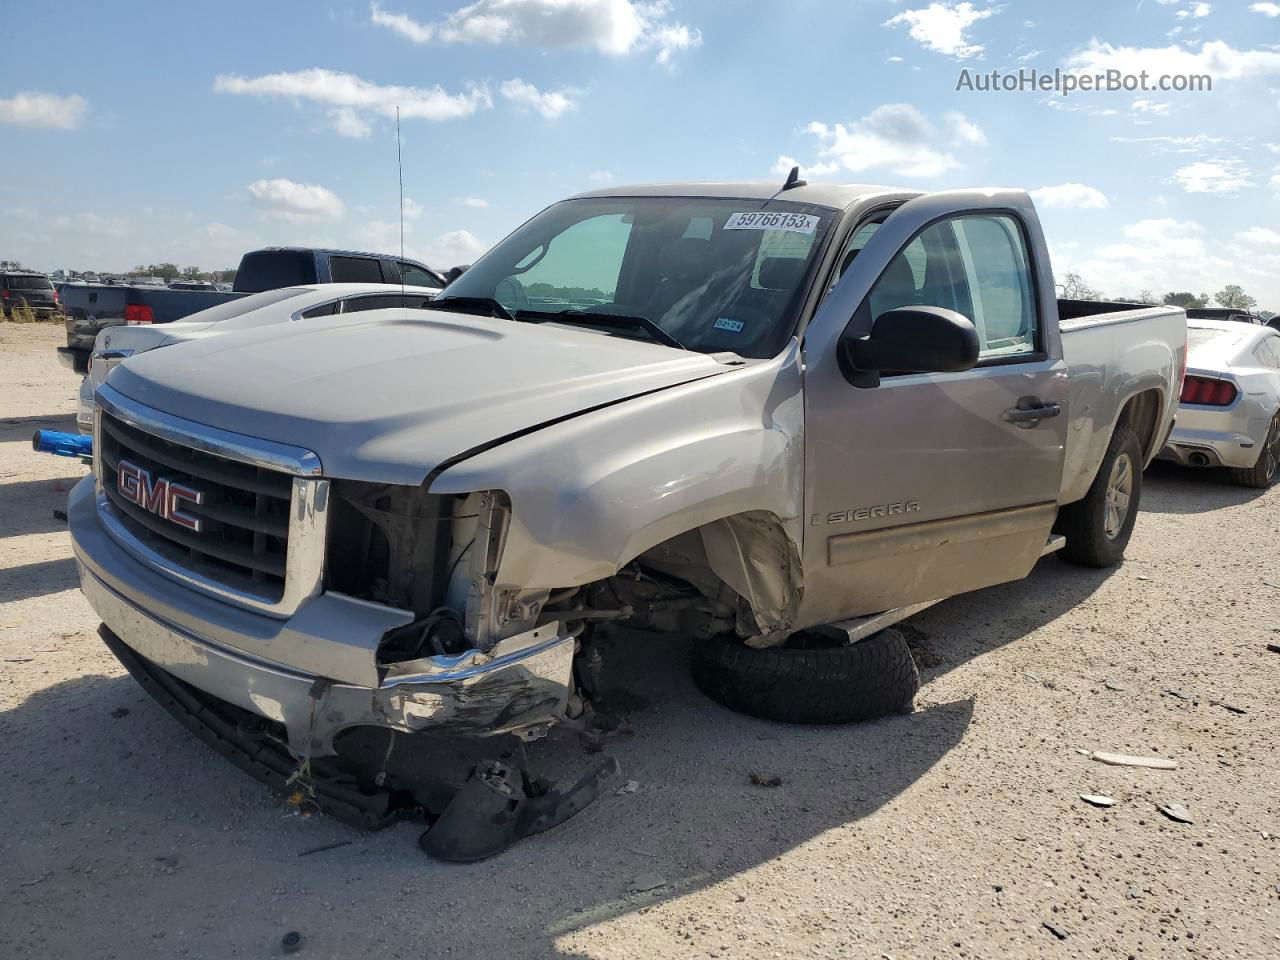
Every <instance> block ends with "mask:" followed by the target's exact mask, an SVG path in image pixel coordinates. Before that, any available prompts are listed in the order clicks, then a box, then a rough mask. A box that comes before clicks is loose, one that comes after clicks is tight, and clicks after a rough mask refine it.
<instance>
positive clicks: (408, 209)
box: [400, 197, 422, 220]
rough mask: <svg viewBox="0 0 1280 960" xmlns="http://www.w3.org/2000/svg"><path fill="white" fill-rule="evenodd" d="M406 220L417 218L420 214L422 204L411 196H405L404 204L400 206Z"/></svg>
mask: <svg viewBox="0 0 1280 960" xmlns="http://www.w3.org/2000/svg"><path fill="white" fill-rule="evenodd" d="M400 210H401V212H402V213H403V214H404V218H405V219H406V220H417V219H418V218H419V217H420V216H422V206H421V204H419V203H418V202H417V201H416V200H414V199H413V197H405V198H404V205H403V206H401V208H400Z"/></svg>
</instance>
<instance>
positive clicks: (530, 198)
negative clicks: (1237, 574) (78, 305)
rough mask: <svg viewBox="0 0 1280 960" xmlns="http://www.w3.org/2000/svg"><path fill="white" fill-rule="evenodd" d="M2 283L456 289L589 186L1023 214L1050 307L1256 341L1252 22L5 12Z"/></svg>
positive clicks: (907, 3)
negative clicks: (1236, 290) (1088, 87)
mask: <svg viewBox="0 0 1280 960" xmlns="http://www.w3.org/2000/svg"><path fill="white" fill-rule="evenodd" d="M5 25H6V28H7V29H6V31H5V32H6V35H7V36H10V37H19V38H21V42H20V43H6V45H5V52H4V54H3V58H2V59H0V131H2V132H3V137H4V151H3V155H2V156H0V258H12V257H16V258H19V259H21V260H23V261H24V262H26V263H28V264H29V265H31V266H34V267H37V268H41V269H46V270H52V269H54V268H57V267H64V268H67V267H70V268H81V269H83V268H90V269H111V270H119V269H124V268H128V267H130V266H132V265H133V264H135V263H139V262H144V263H145V262H152V261H161V260H170V261H176V262H179V263H180V264H182V265H186V264H198V265H200V266H202V267H204V268H215V267H224V266H230V265H234V263H235V262H236V261H237V260H238V258H239V255H240V254H241V253H242V252H243V251H244V250H246V249H249V248H252V247H254V246H259V245H264V244H277V243H306V244H312V243H314V244H326V245H336V246H350V247H361V248H378V249H394V247H395V246H396V245H397V244H398V226H397V223H396V195H397V185H396V169H395V139H394V124H393V121H392V119H391V118H390V115H389V113H390V111H391V110H392V108H393V107H394V105H395V104H397V103H398V104H399V105H400V106H401V109H402V112H403V114H404V118H403V120H402V132H403V149H404V178H405V195H406V196H407V197H408V198H409V199H410V201H411V203H407V204H406V214H407V220H406V224H407V230H408V233H407V236H406V247H407V251H408V252H409V253H411V254H416V255H418V256H420V257H422V258H424V259H426V260H428V261H429V262H431V263H432V264H434V265H438V266H446V267H447V266H449V265H451V264H453V263H456V262H467V261H470V260H471V259H473V258H474V257H475V256H476V255H477V253H479V252H480V251H482V250H483V249H484V248H485V247H487V246H488V245H490V244H492V243H493V242H495V241H497V240H499V239H501V237H502V236H504V235H505V234H506V233H507V232H509V231H510V230H511V229H513V228H514V227H515V226H517V225H518V224H519V223H521V222H522V221H523V220H525V219H526V218H527V217H529V216H530V215H532V214H533V213H535V212H537V211H538V210H539V209H541V208H542V207H544V206H545V205H547V204H548V203H550V202H553V201H554V200H556V199H559V198H561V197H563V196H566V195H569V194H571V193H575V192H578V191H580V190H585V189H592V188H595V187H598V186H600V185H602V184H608V183H615V184H622V183H628V182H637V181H649V180H666V179H702V178H710V179H735V178H757V177H779V178H780V177H781V174H780V173H779V171H780V170H781V169H782V167H783V166H785V165H786V164H787V163H789V162H790V159H794V160H795V161H796V162H798V163H800V164H801V165H802V166H803V167H805V168H806V170H807V173H808V175H809V176H810V177H811V178H812V179H830V180H841V181H852V182H870V183H891V184H902V185H906V186H912V187H918V188H920V189H939V188H945V187H956V186H984V185H1000V186H1019V187H1024V188H1026V189H1029V190H1033V191H1037V193H1036V197H1037V202H1038V204H1039V206H1040V208H1041V215H1042V218H1043V220H1044V222H1045V227H1046V231H1047V232H1048V234H1049V237H1050V246H1051V249H1052V251H1053V255H1054V266H1055V269H1056V271H1057V273H1058V274H1059V275H1060V276H1061V275H1062V274H1064V273H1065V272H1066V271H1067V270H1069V269H1074V270H1078V271H1079V272H1080V273H1081V274H1083V276H1084V278H1085V279H1086V280H1087V281H1088V282H1089V283H1090V284H1091V285H1093V286H1095V287H1098V288H1100V289H1102V290H1103V291H1104V292H1106V293H1107V294H1109V295H1115V296H1120V295H1132V294H1136V293H1138V292H1139V291H1142V290H1144V289H1150V290H1153V291H1156V292H1157V293H1163V292H1164V291H1165V290H1169V289H1178V290H1182V289H1191V290H1193V291H1194V292H1197V293H1198V292H1209V293H1213V292H1214V291H1216V290H1218V289H1220V288H1221V287H1222V286H1223V285H1224V284H1226V283H1233V282H1234V283H1240V284H1242V285H1243V286H1244V287H1245V289H1246V290H1247V291H1249V292H1250V293H1252V294H1253V295H1254V296H1255V297H1257V298H1258V299H1259V301H1260V302H1261V306H1263V307H1268V308H1270V309H1272V310H1280V2H1252V0H1249V2H1221V0H1220V2H1211V3H1205V2H1193V0H1141V2H1139V0H1127V2H1102V0H1085V2H1075V3H1061V2H1052V3H1051V2H1035V3H1031V2H1012V0H1006V2H1003V3H985V2H980V0H975V2H972V3H970V2H960V3H957V2H953V0H932V2H930V0H897V2H894V0H844V2H819V0H790V2H788V3H785V4H768V5H766V4H761V3H758V2H746V0H670V2H630V0H477V2H473V3H470V4H465V3H463V2H461V0H450V2H423V0H382V2H381V3H379V4H370V3H368V2H318V0H313V2H308V3H301V2H299V3H284V2H279V3H262V2H261V0H259V2H257V3H253V4H248V3H234V2H224V3H222V4H220V5H218V6H216V7H215V8H210V7H208V6H207V5H191V4H173V3H168V2H166V3H147V2H136V0H135V2H131V3H129V4H102V3H97V2H95V3H54V2H47V3H40V4H34V3H32V4H22V5H19V6H17V7H16V8H14V9H12V10H10V11H8V12H7V13H6V15H5ZM1019 68H1028V69H1029V68H1036V69H1038V70H1041V71H1048V72H1052V71H1053V70H1054V69H1055V68H1062V69H1064V70H1068V71H1074V72H1077V73H1079V72H1083V73H1093V72H1096V71H1104V70H1106V69H1108V68H1114V69H1118V70H1122V71H1125V72H1132V73H1137V72H1138V71H1140V70H1142V69H1144V68H1145V69H1147V70H1149V72H1150V73H1151V75H1152V76H1153V77H1156V76H1161V75H1164V74H1169V75H1173V74H1185V73H1204V74H1208V75H1210V76H1211V77H1212V84H1213V88H1212V91H1209V92H1188V93H1172V92H1159V91H1148V92H1123V91H1117V92H1096V93H1081V92H1077V93H1075V94H1073V95H1071V96H1068V97H1065V98H1064V97H1061V96H1057V95H1054V94H1052V93H1044V92H1030V91H1028V92H977V91H969V90H960V91H957V89H956V85H957V82H958V79H959V77H960V76H961V71H962V70H966V69H967V70H969V71H970V72H971V74H977V73H989V72H990V71H992V70H1001V71H1016V70H1017V69H1019Z"/></svg>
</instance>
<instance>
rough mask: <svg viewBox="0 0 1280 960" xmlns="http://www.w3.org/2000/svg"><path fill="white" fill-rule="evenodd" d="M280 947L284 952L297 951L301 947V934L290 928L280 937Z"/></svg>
mask: <svg viewBox="0 0 1280 960" xmlns="http://www.w3.org/2000/svg"><path fill="white" fill-rule="evenodd" d="M280 947H281V949H283V950H284V952H285V953H297V952H298V951H299V950H301V949H302V934H300V933H299V932H298V931H297V930H290V931H289V932H288V933H286V934H285V935H284V936H283V937H281V938H280Z"/></svg>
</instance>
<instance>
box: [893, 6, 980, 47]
mask: <svg viewBox="0 0 1280 960" xmlns="http://www.w3.org/2000/svg"><path fill="white" fill-rule="evenodd" d="M995 13H996V9H995V8H994V7H987V8H986V9H983V10H979V9H977V8H976V7H975V6H974V5H973V4H972V3H956V2H955V0H938V2H935V3H931V4H929V6H927V7H923V8H922V9H919V10H904V11H902V13H899V14H897V15H896V16H893V17H890V18H889V19H888V20H886V21H885V22H884V26H886V27H895V26H898V25H899V24H906V25H907V26H909V27H910V32H911V39H913V40H915V41H916V42H917V43H919V44H920V45H921V46H922V47H924V48H925V49H926V50H933V51H936V52H937V53H945V54H947V55H948V56H952V57H955V58H957V59H959V60H964V59H967V58H968V57H974V56H977V55H978V54H980V53H982V50H983V47H982V45H981V44H974V43H970V42H969V40H968V38H967V37H966V36H965V31H966V30H968V29H969V28H970V27H971V26H973V25H974V24H975V23H977V22H978V21H979V20H985V19H987V17H990V16H992V15H994V14H995Z"/></svg>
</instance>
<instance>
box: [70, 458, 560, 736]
mask: <svg viewBox="0 0 1280 960" xmlns="http://www.w3.org/2000/svg"><path fill="white" fill-rule="evenodd" d="M67 514H68V526H69V528H70V531H71V539H72V546H73V549H74V551H75V555H76V562H77V567H78V569H79V574H80V583H81V589H82V591H83V592H84V595H85V597H86V598H87V599H88V601H89V603H90V605H91V606H92V607H93V608H94V610H95V611H96V612H97V614H98V616H99V617H101V619H102V621H103V623H104V624H105V625H106V627H107V629H108V630H110V632H111V634H112V635H114V636H115V637H118V638H119V640H120V641H121V642H122V643H124V644H125V645H127V646H128V648H129V649H130V650H131V651H132V652H133V653H135V654H136V655H138V656H139V657H141V658H142V659H143V660H145V661H146V662H147V663H148V664H149V665H151V666H154V667H155V668H158V669H160V670H162V671H164V672H165V673H167V674H169V675H171V676H173V677H175V678H177V679H178V680H180V681H182V682H183V683H185V684H189V685H190V686H192V687H194V688H196V689H197V690H200V691H203V692H205V693H207V694H210V695H212V696H213V697H215V698H217V699H219V700H222V701H225V702H227V703H230V704H232V705H234V706H236V707H240V708H242V709H244V710H247V711H250V712H252V713H255V714H257V715H259V716H261V717H265V718H266V719H268V720H272V721H275V722H277V723H280V724H282V725H283V726H284V728H285V730H286V732H287V737H288V743H289V747H290V749H292V750H293V751H294V752H295V753H298V754H300V755H301V754H303V753H305V754H307V755H309V756H319V757H322V756H327V755H331V754H334V753H335V752H336V751H335V749H334V743H333V741H334V738H335V737H336V736H337V735H338V734H340V733H341V732H343V731H344V730H347V729H350V728H352V727H359V726H378V727H384V728H390V729H392V730H398V731H401V732H405V733H414V732H418V731H425V730H432V731H438V732H441V733H448V734H450V735H475V736H486V735H492V734H502V733H515V734H518V735H523V736H533V735H536V734H538V733H540V732H541V731H542V730H543V729H545V728H546V727H547V726H548V725H550V724H551V723H554V722H555V721H556V720H559V719H560V718H562V717H563V716H564V712H565V707H566V704H567V702H568V697H569V693H570V689H571V687H570V684H571V680H572V666H573V654H574V648H575V643H576V641H575V638H574V636H573V635H572V634H569V633H566V632H564V631H563V630H562V629H561V624H560V623H558V622H553V623H549V624H545V625H543V626H540V627H538V628H536V629H534V630H530V631H528V632H526V633H524V634H520V635H518V636H515V637H509V638H507V639H505V640H502V641H500V642H499V643H498V644H496V645H495V646H494V648H493V649H492V650H491V651H489V652H488V653H481V652H480V651H478V650H471V651H468V652H466V653H463V654H459V655H457V656H453V657H428V658H424V659H421V660H416V661H413V662H411V663H404V664H394V665H392V666H391V667H389V668H388V667H378V666H377V664H376V659H375V658H376V647H377V641H378V639H379V638H380V637H381V635H382V634H383V633H384V632H385V631H386V630H387V629H389V627H391V626H396V625H399V624H400V623H402V622H403V621H404V620H405V619H406V617H405V615H403V614H401V613H400V612H398V611H390V610H387V609H386V608H381V607H377V606H376V605H373V604H366V603H363V602H361V601H357V600H352V599H350V598H347V597H341V596H337V595H330V594H322V595H321V596H319V597H316V598H315V599H313V600H311V601H309V602H308V603H306V604H304V605H303V607H302V608H300V609H299V610H298V612H297V613H296V614H294V616H293V617H291V618H289V619H288V620H281V619H277V618H272V617H270V616H267V615H265V614H259V613H256V612H252V611H248V610H244V609H241V608H238V607H235V606H232V605H230V604H226V603H223V602H221V601H218V600H215V599H212V598H208V597H204V596H200V595H198V594H196V593H195V592H194V591H191V590H189V589H187V588H184V587H183V586H182V585H181V584H179V583H177V582H175V581H173V580H170V579H169V578H167V577H165V576H164V575H162V574H160V573H157V572H156V571H154V570H152V569H151V568H149V567H148V566H146V565H144V564H143V563H141V562H140V561H138V560H136V559H135V558H134V557H133V556H132V555H130V554H128V553H126V552H125V551H124V550H123V549H122V548H120V546H119V545H118V544H116V543H115V541H114V540H112V539H111V537H110V536H109V535H108V534H107V532H106V531H105V529H104V528H103V527H102V525H101V523H100V522H99V520H98V516H97V510H96V498H95V496H94V490H93V478H92V477H90V478H86V479H85V480H84V481H82V482H81V483H80V484H78V485H77V486H76V488H75V489H74V490H73V491H72V493H71V496H70V498H69V500H68V509H67ZM326 633H327V634H328V635H326ZM277 649H279V650H287V651H288V652H289V658H288V659H289V662H283V660H284V658H283V657H281V658H280V659H273V658H272V656H271V654H272V653H273V652H274V651H275V650H277ZM322 663H331V664H333V667H334V669H332V670H331V671H329V672H323V671H320V670H317V669H315V665H316V664H322ZM353 677H360V678H364V677H367V680H366V681H365V682H353V680H352V678H353Z"/></svg>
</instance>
